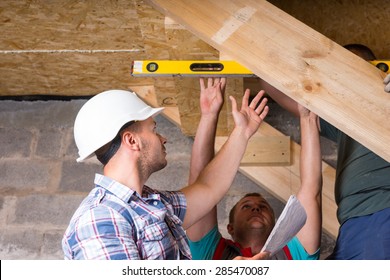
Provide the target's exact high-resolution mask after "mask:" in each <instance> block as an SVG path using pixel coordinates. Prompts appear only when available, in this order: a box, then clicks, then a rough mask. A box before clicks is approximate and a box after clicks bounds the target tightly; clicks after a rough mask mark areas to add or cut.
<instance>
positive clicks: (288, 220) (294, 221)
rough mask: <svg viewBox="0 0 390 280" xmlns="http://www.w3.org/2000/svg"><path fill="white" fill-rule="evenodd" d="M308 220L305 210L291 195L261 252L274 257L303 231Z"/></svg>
mask: <svg viewBox="0 0 390 280" xmlns="http://www.w3.org/2000/svg"><path fill="white" fill-rule="evenodd" d="M306 218H307V216H306V211H305V209H304V208H303V206H302V205H301V203H300V202H299V200H298V199H297V198H296V197H295V195H291V196H290V198H289V199H288V201H287V203H286V206H285V207H284V209H283V211H282V213H281V214H280V217H279V218H278V220H277V222H276V224H275V226H274V228H273V230H272V232H271V234H270V235H269V237H268V239H267V241H266V242H265V244H264V247H263V249H261V251H262V252H263V251H267V252H270V253H271V256H272V255H273V254H274V253H276V252H277V251H279V250H280V249H282V248H283V247H284V246H285V245H286V244H287V243H288V242H289V241H290V240H291V239H292V238H293V237H294V236H295V235H297V233H298V232H299V231H300V230H301V228H302V227H303V226H304V224H305V223H306Z"/></svg>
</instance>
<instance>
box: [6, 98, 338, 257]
mask: <svg viewBox="0 0 390 280" xmlns="http://www.w3.org/2000/svg"><path fill="white" fill-rule="evenodd" d="M85 101H86V100H70V101H56V100H52V101H12V100H2V101H0V259H3V260H4V259H63V254H62V249H61V239H62V235H63V233H64V231H65V229H66V227H67V225H68V222H69V220H70V218H71V216H72V215H73V213H74V211H75V209H76V208H77V207H78V205H79V203H80V202H81V200H82V199H83V198H84V197H85V195H86V194H87V193H88V192H89V190H90V189H91V188H92V187H93V178H94V174H95V173H96V172H100V171H101V166H100V164H99V163H98V162H97V161H96V160H89V161H88V162H87V163H77V162H76V158H77V149H76V146H75V144H74V140H73V122H74V119H75V116H76V114H77V112H78V110H79V109H80V108H81V106H82V105H83V104H84V102H85ZM271 118H272V116H271ZM156 121H157V126H158V130H159V132H160V133H161V134H162V135H164V136H165V137H166V138H167V139H168V143H167V145H166V147H167V153H168V156H167V157H168V166H167V167H166V168H165V169H164V170H162V171H160V172H158V173H156V174H153V176H152V177H151V178H150V179H149V181H148V182H147V184H148V185H149V186H151V187H154V188H157V189H166V190H177V189H179V188H180V187H182V186H184V185H185V184H186V182H187V178H188V168H189V159H190V153H191V147H192V141H193V139H192V138H190V137H186V136H184V135H183V134H182V133H181V131H180V128H178V127H176V126H175V125H173V124H172V123H171V122H169V121H168V120H167V119H165V118H164V117H162V116H158V117H157V118H156ZM254 191H257V192H260V193H262V194H263V195H264V196H265V197H266V198H267V199H269V201H270V203H271V205H272V206H273V207H274V208H275V212H276V215H279V214H280V213H281V211H282V209H283V207H284V204H283V203H282V202H280V201H279V200H278V199H276V198H274V197H272V195H270V194H269V193H267V192H266V191H264V190H263V189H262V188H261V186H258V185H257V184H255V183H254V182H252V181H251V180H249V179H248V178H246V177H245V176H243V175H242V174H240V173H238V174H237V176H236V179H235V181H234V184H233V186H232V188H231V189H230V191H229V193H228V195H227V196H226V197H225V198H224V199H223V200H222V201H221V203H220V204H219V205H218V209H219V211H218V215H219V220H220V225H221V226H220V228H221V232H222V233H223V234H224V235H225V236H227V232H226V229H225V226H226V224H227V216H228V211H229V210H230V208H231V207H232V206H233V205H234V204H235V203H236V202H237V201H238V199H239V198H240V197H241V196H242V195H243V194H244V193H247V192H254ZM333 245H334V241H333V240H332V239H331V238H330V237H328V236H327V235H325V234H324V235H323V245H322V256H327V255H328V254H329V252H330V250H331V249H332V248H333Z"/></svg>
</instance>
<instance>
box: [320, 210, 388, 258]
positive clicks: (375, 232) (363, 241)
mask: <svg viewBox="0 0 390 280" xmlns="http://www.w3.org/2000/svg"><path fill="white" fill-rule="evenodd" d="M327 259H329V260H389V259H390V208H386V209H384V210H381V211H378V212H376V213H373V214H370V215H367V216H362V217H356V218H351V219H349V220H347V221H346V222H345V223H344V224H343V225H342V226H341V227H340V230H339V235H338V237H337V240H336V246H335V248H334V250H333V253H332V254H331V255H330V256H329V257H327Z"/></svg>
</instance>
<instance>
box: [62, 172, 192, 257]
mask: <svg viewBox="0 0 390 280" xmlns="http://www.w3.org/2000/svg"><path fill="white" fill-rule="evenodd" d="M185 212H186V199H185V196H184V194H183V193H181V192H168V191H166V192H159V191H156V190H153V189H151V188H149V187H147V186H144V188H143V194H142V197H141V196H139V194H138V193H137V192H135V191H133V190H131V189H129V188H128V187H126V186H124V185H122V184H120V183H118V182H116V181H114V180H112V179H110V178H108V177H105V176H103V175H100V174H96V176H95V188H94V189H92V191H91V192H90V193H89V195H88V196H87V197H86V198H85V199H84V200H83V202H82V203H81V205H80V206H79V208H78V209H77V211H76V212H75V214H74V215H73V217H72V219H71V221H70V224H69V226H68V228H67V230H66V232H65V234H64V237H63V240H62V248H63V251H64V254H65V259H133V260H139V259H143V260H146V259H152V260H155V259H191V253H190V249H189V247H188V240H187V237H186V234H185V231H184V229H183V227H182V222H183V220H184V215H185Z"/></svg>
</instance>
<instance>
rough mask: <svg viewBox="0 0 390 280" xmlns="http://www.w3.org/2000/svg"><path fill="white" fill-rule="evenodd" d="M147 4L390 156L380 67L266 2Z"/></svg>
mask: <svg viewBox="0 0 390 280" xmlns="http://www.w3.org/2000/svg"><path fill="white" fill-rule="evenodd" d="M149 3H151V5H152V6H154V7H155V8H156V9H157V10H159V11H161V12H162V13H164V14H166V15H167V16H169V17H171V18H172V19H173V20H175V21H176V22H178V23H179V24H181V25H183V26H185V27H186V28H187V29H188V30H189V31H191V32H193V33H194V34H195V35H196V36H198V37H199V38H201V39H203V40H204V41H206V42H207V43H209V44H210V45H211V46H213V47H215V48H216V49H218V50H219V51H223V52H224V53H226V54H228V55H229V56H231V57H232V58H234V60H235V61H237V62H239V63H241V64H242V65H243V66H245V67H247V68H248V69H250V70H251V71H253V72H254V73H255V74H256V75H258V76H259V77H260V78H262V79H264V80H265V81H267V82H268V83H270V84H271V85H273V86H274V87H276V88H278V89H279V90H281V91H282V92H285V93H286V94H287V95H288V96H290V97H291V98H293V99H294V100H296V101H298V102H300V103H302V104H304V105H305V106H306V107H308V108H309V109H310V110H312V111H313V112H315V113H317V114H318V115H319V116H320V117H322V118H323V119H325V120H327V121H328V122H330V123H332V124H333V125H335V126H336V127H337V128H339V129H341V130H343V131H344V132H345V133H347V134H348V135H350V136H351V137H353V138H354V139H356V140H357V141H359V142H361V143H362V144H363V145H365V146H366V147H367V148H369V149H371V150H372V151H374V152H375V153H377V154H378V155H380V156H381V157H383V158H384V159H385V160H387V161H390V150H389V149H388V148H387V143H389V142H390V122H388V116H389V115H390V95H389V94H387V93H385V92H384V90H383V82H382V81H383V77H384V73H383V72H381V71H380V70H379V69H377V68H376V67H375V66H373V65H371V64H370V63H368V62H366V61H364V60H362V59H361V58H359V57H358V56H356V55H354V54H352V53H351V52H349V51H347V50H346V49H344V48H343V47H341V46H340V45H338V44H337V43H335V42H333V41H332V40H330V39H329V38H327V37H325V36H323V35H322V34H320V33H318V32H317V31H315V30H313V29H311V28H310V27H308V26H307V25H305V24H303V23H302V22H300V21H298V20H296V19H295V18H293V17H292V16H290V15H288V14H287V13H285V12H283V11H282V10H280V9H278V8H276V7H275V6H273V5H272V4H270V3H268V2H267V1H258V0H229V1H218V0H205V1H190V0H150V1H149Z"/></svg>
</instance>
